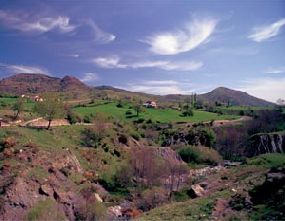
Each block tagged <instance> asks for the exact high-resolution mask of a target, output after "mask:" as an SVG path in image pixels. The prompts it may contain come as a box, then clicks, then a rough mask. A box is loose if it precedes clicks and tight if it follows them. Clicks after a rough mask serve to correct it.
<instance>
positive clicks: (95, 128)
mask: <svg viewBox="0 0 285 221" xmlns="http://www.w3.org/2000/svg"><path fill="white" fill-rule="evenodd" d="M106 122H107V118H106V116H105V115H104V114H102V113H96V115H95V117H94V120H93V121H92V123H93V125H92V127H89V128H86V129H85V130H84V131H83V132H82V136H83V137H82V142H83V144H84V145H86V146H89V147H95V148H97V147H99V146H100V142H101V140H102V139H103V137H104V135H105V132H106V129H107V128H106Z"/></svg>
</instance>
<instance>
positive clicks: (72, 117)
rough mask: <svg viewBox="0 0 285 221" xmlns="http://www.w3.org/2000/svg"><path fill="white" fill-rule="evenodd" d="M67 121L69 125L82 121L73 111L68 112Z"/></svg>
mask: <svg viewBox="0 0 285 221" xmlns="http://www.w3.org/2000/svg"><path fill="white" fill-rule="evenodd" d="M67 120H68V122H69V123H70V124H76V123H80V122H81V121H82V119H81V117H80V116H79V115H78V114H76V113H75V112H73V111H68V113H67Z"/></svg>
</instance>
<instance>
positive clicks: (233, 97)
mask: <svg viewBox="0 0 285 221" xmlns="http://www.w3.org/2000/svg"><path fill="white" fill-rule="evenodd" d="M90 91H91V88H90V87H88V86H86V85H85V84H84V83H82V82H81V81H80V80H78V79H77V78H76V77H72V76H65V77H63V78H58V77H51V76H48V75H44V74H29V73H22V74H16V75H13V76H10V77H7V78H4V79H2V80H1V81H0V93H6V94H16V95H20V94H26V93H30V94H31V93H33V94H37V93H44V92H68V94H70V93H72V94H73V95H72V98H74V99H76V98H78V97H82V95H84V96H85V97H86V98H88V97H89V93H86V92H90ZM102 91H103V92H104V93H105V92H106V93H107V94H108V96H110V97H120V98H126V97H137V98H140V99H142V100H145V99H154V100H157V101H159V102H170V103H176V102H184V101H185V100H186V99H187V98H189V97H190V96H191V95H181V94H169V95H164V96H161V95H152V94H146V93H141V92H130V91H126V90H122V89H118V88H114V87H111V86H99V87H95V88H94V92H95V93H96V92H97V93H100V92H102ZM197 100H198V101H201V102H208V103H215V102H218V103H222V104H228V103H230V104H231V105H247V106H272V105H273V103H271V102H268V101H265V100H262V99H259V98H256V97H254V96H251V95H249V94H247V93H246V92H241V91H236V90H231V89H229V88H225V87H219V88H216V89H215V90H213V91H211V92H208V93H205V94H199V95H197Z"/></svg>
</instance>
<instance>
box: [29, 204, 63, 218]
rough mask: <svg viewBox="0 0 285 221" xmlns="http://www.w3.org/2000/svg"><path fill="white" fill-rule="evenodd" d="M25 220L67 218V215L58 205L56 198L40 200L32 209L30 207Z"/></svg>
mask: <svg viewBox="0 0 285 221" xmlns="http://www.w3.org/2000/svg"><path fill="white" fill-rule="evenodd" d="M25 220H26V221H37V220H66V217H65V215H64V213H63V211H62V210H60V209H59V208H58V207H57V205H56V202H55V201H54V200H52V199H46V200H43V201H39V202H38V203H36V204H35V205H34V206H33V207H32V208H31V209H29V210H28V212H27V215H26V218H25Z"/></svg>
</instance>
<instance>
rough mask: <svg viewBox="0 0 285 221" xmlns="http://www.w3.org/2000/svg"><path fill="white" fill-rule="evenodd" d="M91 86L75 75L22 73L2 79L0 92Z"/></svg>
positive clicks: (77, 89) (58, 89) (84, 87)
mask: <svg viewBox="0 0 285 221" xmlns="http://www.w3.org/2000/svg"><path fill="white" fill-rule="evenodd" d="M88 90H90V88H89V87H88V86H86V85H85V84H84V83H82V82H81V81H80V80H78V79H77V78H75V77H72V76H65V77H64V78H58V77H51V76H48V75H44V74H30V73H21V74H16V75H12V76H10V77H7V78H4V79H2V80H1V81H0V93H8V94H16V95H20V94H26V93H31V94H35V93H44V92H70V91H88Z"/></svg>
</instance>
